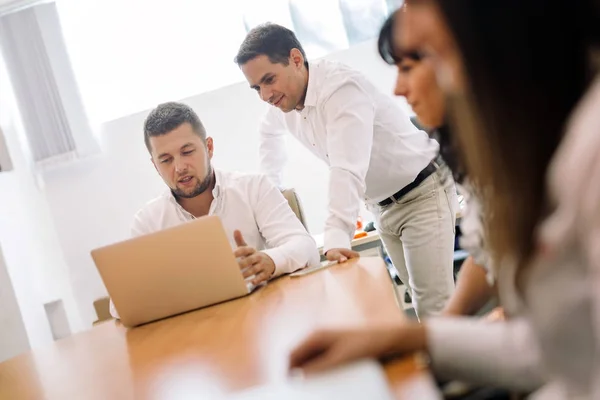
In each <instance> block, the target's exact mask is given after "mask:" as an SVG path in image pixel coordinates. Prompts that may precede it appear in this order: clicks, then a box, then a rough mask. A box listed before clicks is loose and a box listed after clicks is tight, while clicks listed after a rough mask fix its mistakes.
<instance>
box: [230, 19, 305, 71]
mask: <svg viewBox="0 0 600 400" xmlns="http://www.w3.org/2000/svg"><path fill="white" fill-rule="evenodd" d="M292 49H298V50H300V53H302V56H303V57H304V63H305V64H307V61H306V53H305V52H304V49H303V48H302V45H301V44H300V42H299V41H298V38H297V37H296V35H295V34H294V32H292V31H291V30H289V29H288V28H285V27H283V26H281V25H277V24H273V23H270V22H269V23H266V24H262V25H258V26H257V27H255V28H252V29H251V30H250V32H248V35H246V38H245V39H244V41H243V42H242V44H241V45H240V49H239V50H238V53H237V56H235V59H234V61H235V63H236V64H237V65H239V66H242V65H244V64H246V63H247V62H248V61H250V60H252V59H254V58H256V57H258V56H262V55H265V56H267V57H269V61H271V62H272V63H274V64H276V63H280V64H283V65H288V64H289V59H290V52H291V51H292Z"/></svg>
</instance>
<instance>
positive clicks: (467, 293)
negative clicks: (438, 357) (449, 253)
mask: <svg viewBox="0 0 600 400" xmlns="http://www.w3.org/2000/svg"><path fill="white" fill-rule="evenodd" d="M406 11H407V10H406V9H404V10H403V11H400V10H398V11H396V12H394V13H392V15H390V16H389V18H388V19H387V20H386V21H385V23H384V24H383V27H382V28H381V31H380V33H379V40H378V50H379V54H380V56H381V58H382V59H383V60H384V61H385V62H387V63H388V64H390V65H395V66H396V67H397V68H398V75H397V80H396V87H395V89H394V94H396V95H397V96H404V97H405V98H406V100H407V102H408V104H409V105H410V106H411V107H412V109H413V111H414V112H415V114H416V115H417V118H418V122H419V124H420V125H422V126H423V127H424V128H425V129H427V130H429V131H432V136H434V137H435V138H436V139H437V141H438V142H439V143H440V154H441V155H442V158H443V159H444V161H445V162H446V164H447V165H448V166H449V167H450V170H451V172H452V174H453V176H454V180H455V181H456V183H457V184H458V186H459V192H460V193H461V194H463V196H465V198H466V199H468V200H467V203H469V204H467V206H466V207H465V209H464V210H463V213H462V214H463V218H462V222H461V228H462V234H463V235H462V237H461V244H462V247H463V248H465V249H467V250H468V252H469V254H470V256H469V257H468V258H467V259H466V260H465V262H464V263H463V265H462V267H461V271H460V275H459V278H458V281H457V285H456V291H455V292H454V293H453V295H452V297H451V298H450V300H449V301H448V303H447V304H446V306H445V308H444V310H443V311H442V314H443V315H470V314H473V313H475V312H477V311H478V310H479V309H481V308H482V307H483V306H484V305H485V304H486V302H487V301H489V300H490V299H491V298H492V296H493V295H494V290H493V287H492V286H491V285H490V283H489V282H488V279H487V276H486V275H489V276H490V277H491V274H490V273H489V272H490V271H489V270H488V269H487V268H486V267H488V266H489V264H490V261H489V259H488V255H487V253H486V252H485V251H484V248H483V234H482V233H483V232H482V231H483V229H482V226H481V219H480V217H481V215H480V207H479V204H478V202H477V200H476V199H474V198H473V197H472V196H471V192H472V189H471V188H470V185H469V184H468V183H467V182H465V171H464V168H463V167H462V165H461V163H460V161H459V159H458V156H457V154H456V151H455V149H454V147H455V146H454V144H453V141H452V134H451V129H450V127H449V126H448V124H447V121H446V119H447V118H446V108H447V107H446V98H445V94H444V92H443V90H442V88H441V87H440V86H439V84H438V82H437V79H436V75H435V68H434V66H433V63H432V62H431V57H429V56H428V55H427V54H423V53H421V52H419V51H407V50H404V49H402V48H401V47H400V46H399V44H398V43H396V42H397V41H395V40H394V36H397V33H398V28H399V25H400V24H401V20H402V14H404V13H406Z"/></svg>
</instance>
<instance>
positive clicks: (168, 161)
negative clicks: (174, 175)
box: [160, 158, 171, 164]
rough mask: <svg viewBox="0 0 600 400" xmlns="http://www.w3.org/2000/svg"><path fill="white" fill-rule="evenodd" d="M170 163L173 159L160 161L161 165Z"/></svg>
mask: <svg viewBox="0 0 600 400" xmlns="http://www.w3.org/2000/svg"><path fill="white" fill-rule="evenodd" d="M170 162H171V159H170V158H165V159H163V160H160V163H161V164H167V163H170Z"/></svg>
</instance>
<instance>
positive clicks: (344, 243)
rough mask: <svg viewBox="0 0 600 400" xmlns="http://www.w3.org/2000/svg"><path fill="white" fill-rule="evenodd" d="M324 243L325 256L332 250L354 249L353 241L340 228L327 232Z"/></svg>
mask: <svg viewBox="0 0 600 400" xmlns="http://www.w3.org/2000/svg"><path fill="white" fill-rule="evenodd" d="M323 243H324V245H323V254H325V253H327V252H328V251H329V250H331V249H351V248H352V241H351V239H350V236H349V235H348V233H346V232H345V231H343V230H342V229H338V228H331V229H329V230H326V231H325V235H324V240H323Z"/></svg>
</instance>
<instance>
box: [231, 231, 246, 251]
mask: <svg viewBox="0 0 600 400" xmlns="http://www.w3.org/2000/svg"><path fill="white" fill-rule="evenodd" d="M233 238H234V239H235V244H236V245H237V246H238V247H245V246H248V245H247V244H246V241H245V240H244V236H242V232H240V231H239V230H237V229H236V230H235V231H233Z"/></svg>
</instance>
